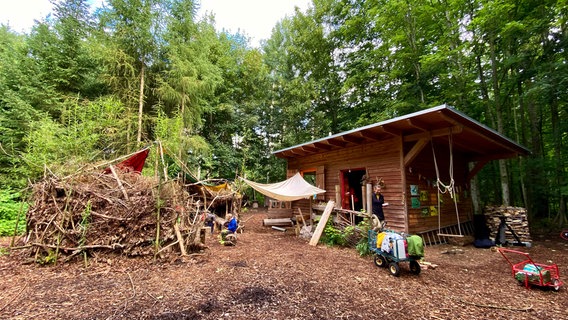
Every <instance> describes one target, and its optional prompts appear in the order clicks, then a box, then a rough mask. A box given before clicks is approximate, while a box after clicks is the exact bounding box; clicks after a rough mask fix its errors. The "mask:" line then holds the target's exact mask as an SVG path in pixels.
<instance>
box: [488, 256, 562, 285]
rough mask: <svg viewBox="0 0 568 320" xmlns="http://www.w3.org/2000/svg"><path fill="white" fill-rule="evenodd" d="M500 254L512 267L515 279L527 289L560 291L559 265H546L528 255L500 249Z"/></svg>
mask: <svg viewBox="0 0 568 320" xmlns="http://www.w3.org/2000/svg"><path fill="white" fill-rule="evenodd" d="M497 250H498V251H499V253H501V255H502V256H503V258H505V260H507V262H508V263H509V264H510V265H511V271H512V273H513V278H514V279H515V280H517V281H518V282H519V285H524V286H525V288H527V289H528V288H529V287H530V286H538V287H550V288H552V289H553V290H554V291H558V290H560V287H561V286H562V281H560V274H559V273H558V265H556V264H552V265H545V264H542V263H536V262H534V261H533V260H532V259H531V257H530V256H529V254H528V253H526V252H522V251H517V250H511V249H505V248H498V249H497Z"/></svg>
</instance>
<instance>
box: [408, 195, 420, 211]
mask: <svg viewBox="0 0 568 320" xmlns="http://www.w3.org/2000/svg"><path fill="white" fill-rule="evenodd" d="M410 200H411V204H412V209H420V199H419V198H418V197H412V198H410Z"/></svg>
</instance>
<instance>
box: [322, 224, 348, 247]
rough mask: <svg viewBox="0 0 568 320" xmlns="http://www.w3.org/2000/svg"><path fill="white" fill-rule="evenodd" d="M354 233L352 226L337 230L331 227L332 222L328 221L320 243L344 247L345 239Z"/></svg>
mask: <svg viewBox="0 0 568 320" xmlns="http://www.w3.org/2000/svg"><path fill="white" fill-rule="evenodd" d="M353 232H354V227H353V226H348V227H346V228H345V229H344V230H341V229H338V228H336V227H335V226H334V225H333V222H332V221H330V220H328V222H327V224H326V225H325V228H324V230H323V234H322V237H321V238H320V242H322V243H325V244H326V245H328V246H345V245H347V239H348V238H349V236H351V235H352V234H353Z"/></svg>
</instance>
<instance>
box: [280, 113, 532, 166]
mask: <svg viewBox="0 0 568 320" xmlns="http://www.w3.org/2000/svg"><path fill="white" fill-rule="evenodd" d="M400 136H402V138H403V140H404V142H409V143H412V142H415V143H416V145H418V144H422V145H424V144H426V143H430V139H432V141H433V142H434V143H445V144H446V145H447V144H448V139H450V137H451V139H452V142H453V147H452V148H453V152H459V153H461V154H463V155H465V156H466V157H467V158H468V159H469V160H470V161H485V162H486V161H490V160H495V159H505V158H510V157H515V156H519V155H527V154H530V151H529V150H528V149H526V148H525V147H523V146H521V145H520V144H518V143H516V142H514V141H512V140H511V139H509V138H507V137H505V136H503V135H502V134H500V133H498V132H497V131H495V130H493V129H491V128H489V127H487V126H485V125H483V124H481V123H479V122H477V121H475V120H473V119H472V118H470V117H468V116H466V115H465V114H463V113H461V112H459V111H457V110H455V109H454V108H451V107H449V106H447V105H441V106H438V107H433V108H430V109H426V110H422V111H418V112H415V113H412V114H408V115H405V116H401V117H397V118H394V119H390V120H386V121H382V122H378V123H375V124H371V125H368V126H364V127H360V128H357V129H353V130H350V131H346V132H342V133H338V134H334V135H330V136H328V137H325V138H321V139H318V140H313V141H310V142H306V143H303V144H299V145H295V146H292V147H289V148H285V149H281V150H278V151H275V152H273V154H274V155H275V156H277V157H279V158H285V159H289V158H297V157H303V156H307V155H311V154H316V153H320V152H324V151H331V150H336V149H340V148H346V147H350V146H356V145H360V144H364V143H367V142H372V141H380V140H384V139H390V138H393V137H400ZM416 149H417V150H418V149H421V148H416Z"/></svg>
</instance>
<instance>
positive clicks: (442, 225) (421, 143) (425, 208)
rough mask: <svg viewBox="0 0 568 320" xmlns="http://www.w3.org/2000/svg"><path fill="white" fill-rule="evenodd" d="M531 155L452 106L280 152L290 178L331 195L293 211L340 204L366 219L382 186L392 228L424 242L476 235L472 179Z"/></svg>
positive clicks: (295, 204)
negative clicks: (490, 166) (375, 188)
mask: <svg viewBox="0 0 568 320" xmlns="http://www.w3.org/2000/svg"><path fill="white" fill-rule="evenodd" d="M527 154H529V150H527V149H526V148H524V147H523V146H521V145H519V144H517V143H515V142H514V141H512V140H510V139H508V138H507V137H505V136H503V135H501V134H499V133H497V132H496V131H494V130H492V129H490V128H488V127H486V126H485V125H483V124H481V123H479V122H477V121H475V120H473V119H471V118H469V117H467V116H466V115H464V114H463V113H461V112H459V111H457V110H455V109H453V108H451V107H448V106H446V105H442V106H438V107H434V108H430V109H426V110H422V111H419V112H415V113H412V114H409V115H405V116H401V117H397V118H394V119H391V120H387V121H383V122H379V123H375V124H372V125H368V126H365V127H361V128H357V129H354V130H351V131H347V132H342V133H339V134H335V135H330V136H328V137H325V138H321V139H318V140H314V141H310V142H306V143H303V144H300V145H296V146H292V147H289V148H286V149H282V150H278V151H275V152H274V155H276V156H277V157H280V158H284V159H286V160H287V172H288V173H287V174H288V177H291V176H293V175H294V174H295V173H296V172H301V173H302V175H303V176H304V178H305V179H306V180H307V181H312V183H313V184H314V185H315V186H317V187H319V188H322V189H325V190H326V193H325V194H324V195H323V196H322V195H318V197H317V198H316V199H315V200H299V201H295V202H293V204H292V206H293V209H294V208H301V210H302V211H303V212H310V211H311V210H313V209H314V208H318V207H319V208H321V206H322V204H323V203H324V202H327V201H329V200H334V201H336V207H337V208H342V209H345V210H348V211H354V212H361V210H362V209H365V210H366V209H367V207H368V205H367V203H370V202H368V201H367V198H369V195H370V190H369V189H370V187H371V185H373V184H376V183H380V184H382V193H383V195H384V197H385V202H388V203H389V206H387V207H385V208H384V213H385V219H386V221H387V223H388V225H387V227H388V228H390V229H393V230H397V231H404V232H407V233H413V234H423V235H424V234H427V233H429V232H431V233H434V232H439V231H441V232H442V233H447V234H450V233H451V234H464V233H465V234H467V233H470V232H468V231H472V230H469V228H468V227H467V222H471V220H472V215H473V208H472V201H471V192H470V181H471V179H472V178H473V177H474V176H475V175H476V174H477V173H478V172H479V170H480V169H481V168H482V167H483V166H484V165H485V164H487V163H488V162H489V161H492V160H497V159H504V158H511V157H517V156H520V155H527ZM451 181H453V183H452V182H451ZM438 182H440V183H438ZM450 185H451V187H449V186H450ZM438 186H440V188H438ZM444 186H448V188H446V187H444ZM368 211H370V209H369V210H368Z"/></svg>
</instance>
